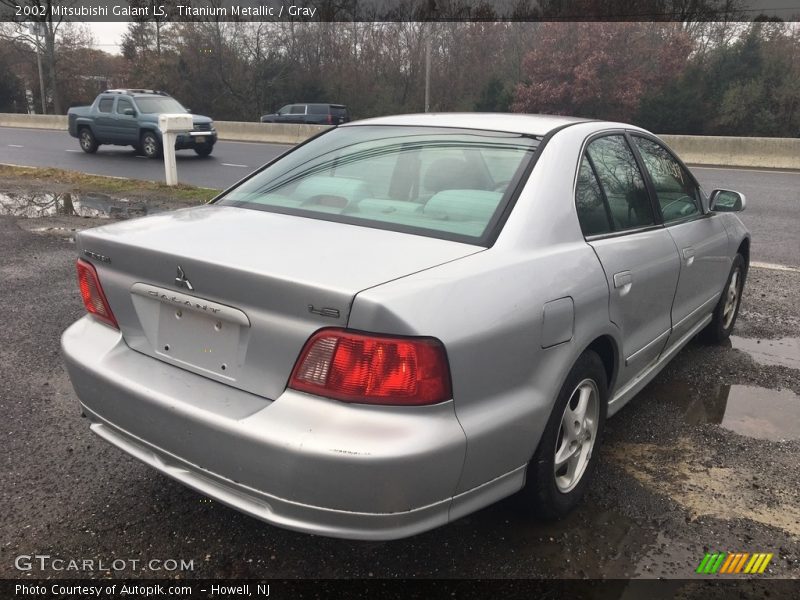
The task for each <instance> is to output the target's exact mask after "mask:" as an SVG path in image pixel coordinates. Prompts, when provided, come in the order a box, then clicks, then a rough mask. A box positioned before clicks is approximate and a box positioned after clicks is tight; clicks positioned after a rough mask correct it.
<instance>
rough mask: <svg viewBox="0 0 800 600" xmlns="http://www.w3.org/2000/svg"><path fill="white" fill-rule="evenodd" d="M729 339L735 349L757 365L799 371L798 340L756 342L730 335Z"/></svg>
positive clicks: (799, 353) (784, 339)
mask: <svg viewBox="0 0 800 600" xmlns="http://www.w3.org/2000/svg"><path fill="white" fill-rule="evenodd" d="M730 339H731V344H732V345H733V347H734V348H735V349H737V350H741V351H742V352H746V353H747V354H749V355H750V356H751V357H752V358H753V360H754V361H756V362H757V363H759V364H762V365H780V366H784V367H791V368H794V369H800V338H781V339H779V340H757V339H752V338H743V337H738V336H735V335H732V336H731V338H730Z"/></svg>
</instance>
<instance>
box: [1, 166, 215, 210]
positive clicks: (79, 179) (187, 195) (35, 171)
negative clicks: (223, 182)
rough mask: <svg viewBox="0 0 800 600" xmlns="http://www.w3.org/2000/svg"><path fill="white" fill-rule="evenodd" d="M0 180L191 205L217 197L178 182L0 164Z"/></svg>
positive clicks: (211, 193)
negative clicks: (170, 183)
mask: <svg viewBox="0 0 800 600" xmlns="http://www.w3.org/2000/svg"><path fill="white" fill-rule="evenodd" d="M0 179H14V180H17V181H20V182H24V181H25V180H30V181H31V182H35V183H36V185H37V186H38V187H41V186H42V185H43V184H47V183H52V184H53V186H54V187H55V186H59V187H63V186H70V187H71V188H72V189H73V191H75V192H102V193H106V194H122V195H124V194H136V195H141V194H142V193H147V192H150V193H154V194H157V195H158V196H159V198H164V199H172V200H178V201H182V202H187V203H192V204H204V203H206V202H208V201H209V200H211V199H212V198H213V197H214V196H216V195H217V194H219V190H210V189H207V188H199V187H194V186H191V185H185V184H182V183H181V184H178V185H176V186H168V185H166V184H164V183H158V182H155V181H141V180H138V179H120V178H116V177H103V176H101V175H87V174H85V173H78V172H77V171H65V170H63V169H53V168H41V169H40V168H36V167H12V166H7V165H0Z"/></svg>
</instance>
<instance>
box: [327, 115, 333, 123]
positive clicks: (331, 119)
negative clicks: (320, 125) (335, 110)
mask: <svg viewBox="0 0 800 600" xmlns="http://www.w3.org/2000/svg"><path fill="white" fill-rule="evenodd" d="M328 125H333V116H332V115H331V114H330V113H328Z"/></svg>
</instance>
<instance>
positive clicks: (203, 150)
mask: <svg viewBox="0 0 800 600" xmlns="http://www.w3.org/2000/svg"><path fill="white" fill-rule="evenodd" d="M213 149H214V146H213V145H212V144H205V145H203V146H195V147H194V151H195V152H196V153H197V156H201V157H206V156H208V155H209V154H211V151H212V150H213Z"/></svg>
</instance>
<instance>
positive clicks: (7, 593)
mask: <svg viewBox="0 0 800 600" xmlns="http://www.w3.org/2000/svg"><path fill="white" fill-rule="evenodd" d="M799 593H800V581H798V580H767V579H739V578H736V579H733V578H722V577H716V578H709V579H699V580H681V579H672V580H665V579H661V580H619V579H616V580H530V579H513V580H508V579H493V580H486V579H483V580H447V579H438V580H425V579H413V580H408V579H380V580H292V579H275V580H269V579H267V580H188V581H185V580H178V579H151V580H144V579H140V580H130V579H107V580H80V579H64V580H52V579H40V580H32V579H23V580H16V581H14V580H2V581H0V597H2V598H5V599H8V598H18V599H23V598H25V599H29V600H61V599H67V598H69V599H76V600H83V599H92V598H102V599H110V600H116V599H122V598H127V599H132V598H137V599H139V598H144V599H155V600H161V599H173V600H174V599H182V600H194V599H218V600H239V599H245V598H252V599H254V600H266V599H270V600H289V599H292V600H294V599H307V600H314V599H317V598H319V599H322V598H325V599H327V598H336V599H342V600H347V599H350V598H353V599H355V598H359V599H360V598H370V599H377V598H403V599H408V600H417V599H419V600H435V599H439V598H441V599H447V600H471V599H473V598H475V599H479V598H480V599H483V598H501V599H503V600H515V599H520V600H521V599H525V600H532V599H538V598H545V599H547V598H553V599H560V598H570V599H573V600H582V599H584V598H587V599H588V598H592V599H596V598H597V599H609V600H611V599H617V598H620V599H622V598H631V599H633V598H643V597H646V598H648V600H658V599H660V598H673V597H682V598H695V597H701V596H702V598H703V599H704V600H716V599H720V600H722V599H727V598H730V597H733V595H735V597H737V598H764V597H770V596H771V597H774V598H792V597H793V598H797V597H798V594H799Z"/></svg>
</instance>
